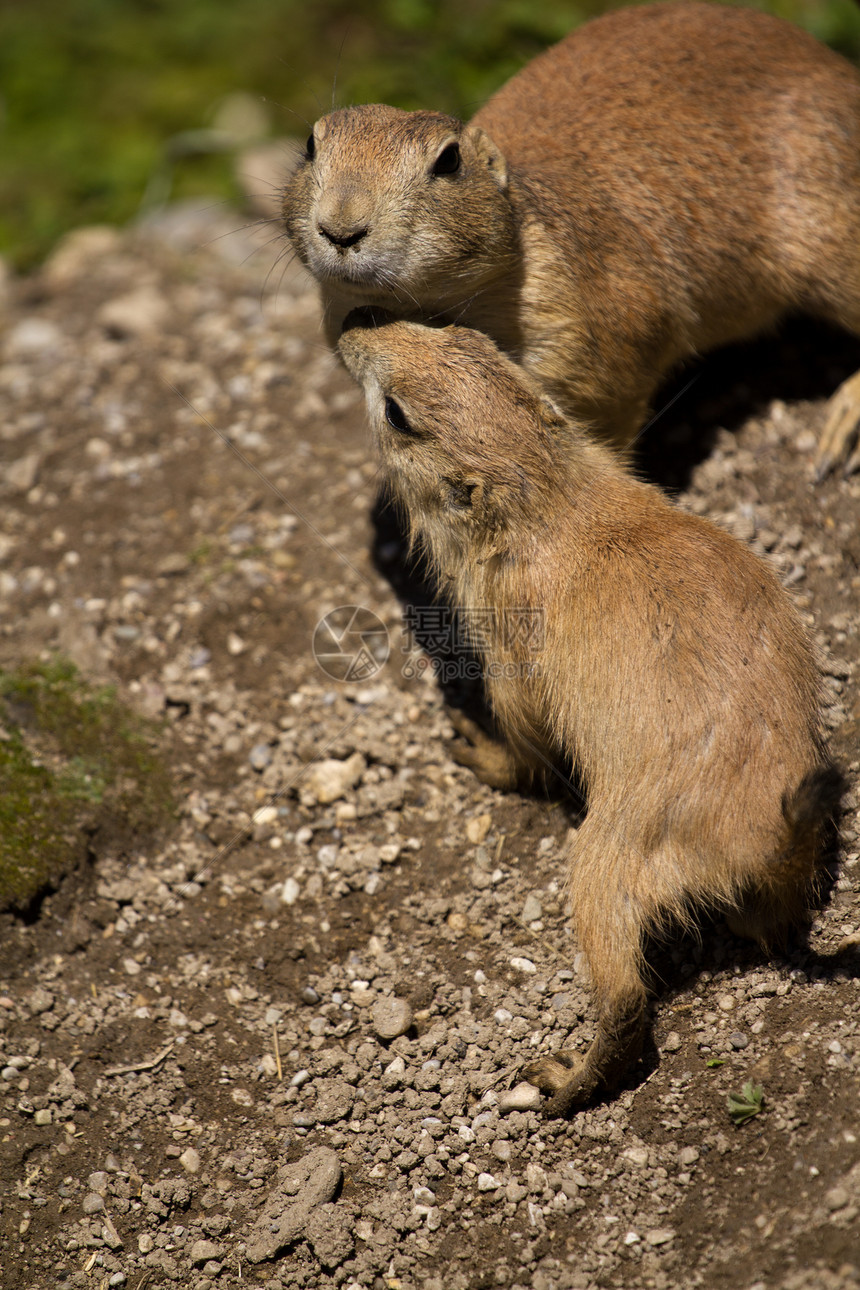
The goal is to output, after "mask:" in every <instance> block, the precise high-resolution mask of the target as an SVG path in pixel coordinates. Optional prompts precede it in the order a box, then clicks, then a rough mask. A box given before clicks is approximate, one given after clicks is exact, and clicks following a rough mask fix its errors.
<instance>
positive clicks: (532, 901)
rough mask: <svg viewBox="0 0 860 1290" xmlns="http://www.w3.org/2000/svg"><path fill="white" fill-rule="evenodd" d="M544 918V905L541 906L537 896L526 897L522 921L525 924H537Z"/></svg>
mask: <svg viewBox="0 0 860 1290" xmlns="http://www.w3.org/2000/svg"><path fill="white" fill-rule="evenodd" d="M542 916H543V905H541V903H540V901H539V900H538V898H537V896H534V895H529V896H526V900H525V904H524V905H523V912H522V915H521V917H522V920H523V922H524V923H536V922H537V920H538V919H539V918H541V917H542Z"/></svg>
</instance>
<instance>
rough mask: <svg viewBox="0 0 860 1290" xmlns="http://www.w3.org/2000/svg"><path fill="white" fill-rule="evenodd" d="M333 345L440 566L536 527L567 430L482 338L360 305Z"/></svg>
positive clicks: (562, 460) (495, 548)
mask: <svg viewBox="0 0 860 1290" xmlns="http://www.w3.org/2000/svg"><path fill="white" fill-rule="evenodd" d="M338 350H339V353H340V355H341V358H342V359H343V361H344V363H345V364H346V367H347V368H348V369H349V371H350V372H351V373H352V375H353V376H354V377H355V379H356V380H357V381H358V382H359V383H360V384H361V385H362V386H363V387H364V392H365V398H366V401H367V409H368V414H369V418H370V424H371V429H372V432H373V436H374V439H375V441H376V444H377V447H378V449H379V452H380V455H381V457H382V462H383V465H384V468H385V470H386V473H387V475H388V477H389V479H390V480H391V483H392V485H393V487H394V490H395V492H396V494H397V495H398V496H399V498H400V499H401V501H402V502H403V504H404V506H405V507H406V510H407V512H408V514H409V517H410V522H411V525H412V527H413V529H418V530H420V531H421V532H422V533H423V534H424V535H425V536H426V538H427V539H428V542H429V546H430V548H431V552H432V554H433V555H434V556H435V557H436V559H437V561H438V562H439V563H440V564H444V563H445V562H446V561H447V560H449V559H450V558H452V556H453V555H454V554H455V552H458V553H459V554H460V555H461V556H462V555H465V554H467V553H468V554H470V555H471V556H478V557H480V556H481V555H484V556H487V555H490V554H500V553H502V552H503V551H504V550H505V549H507V547H508V546H509V545H513V544H514V543H515V542H518V541H522V540H523V537H524V535H525V534H527V533H528V532H530V531H533V530H534V528H535V525H536V519H535V517H536V515H540V514H543V513H545V512H546V510H547V508H548V506H550V505H551V503H549V502H548V500H547V498H548V496H549V494H550V493H551V490H552V488H553V487H558V483H559V477H560V476H562V475H563V473H564V472H565V471H566V469H567V464H566V463H567V461H568V459H569V457H570V455H571V439H572V437H575V436H576V432H575V431H573V430H572V429H571V427H570V426H569V425H568V423H567V422H566V421H565V420H564V418H563V417H561V415H560V414H559V413H558V411H557V410H556V409H555V408H554V407H553V405H552V404H551V403H549V402H548V401H547V400H546V399H545V398H544V397H543V396H542V395H541V394H540V393H539V392H538V390H537V389H536V388H535V387H534V386H533V385H532V384H531V382H530V381H529V378H528V377H527V376H526V374H525V373H524V372H523V371H522V369H520V368H518V367H517V366H516V364H514V363H513V362H512V361H511V360H510V359H508V358H507V357H505V355H503V354H502V353H501V352H500V351H499V350H498V349H497V347H496V345H495V344H494V343H493V341H492V340H490V339H489V337H487V336H485V335H484V334H483V333H482V332H477V331H472V330H470V329H468V328H465V327H443V328H435V327H425V326H422V325H420V324H418V323H411V322H399V321H393V320H388V319H382V320H380V318H379V317H378V315H376V314H375V313H374V312H373V311H371V310H364V309H362V310H355V311H353V313H351V314H350V315H349V316H348V318H347V320H346V323H345V325H344V331H343V334H342V336H341V339H340V342H339V344H338ZM598 451H599V450H598ZM552 481H555V482H554V483H553V482H552Z"/></svg>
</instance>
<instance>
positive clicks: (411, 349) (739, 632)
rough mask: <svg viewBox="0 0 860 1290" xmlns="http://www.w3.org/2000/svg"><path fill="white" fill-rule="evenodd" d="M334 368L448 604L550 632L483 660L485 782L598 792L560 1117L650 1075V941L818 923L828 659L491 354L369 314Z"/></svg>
mask: <svg viewBox="0 0 860 1290" xmlns="http://www.w3.org/2000/svg"><path fill="white" fill-rule="evenodd" d="M340 353H341V355H342V357H343V359H344V362H345V363H346V365H347V367H348V368H349V370H350V371H351V372H352V373H353V375H354V376H355V377H356V378H357V379H358V380H359V381H361V382H362V384H363V385H364V387H365V391H366V396H367V402H368V409H369V413H370V420H371V425H372V428H373V432H374V435H375V438H376V440H377V443H378V445H379V448H380V451H381V456H382V461H383V464H384V467H385V470H386V473H387V476H388V479H389V482H390V485H391V489H392V492H393V493H394V495H395V496H396V497H397V498H399V499H400V501H401V502H402V504H403V506H404V508H405V510H406V513H407V516H408V518H409V521H410V524H411V526H412V527H413V529H415V530H417V531H418V532H419V533H420V534H421V536H422V539H423V540H424V541H425V542H426V545H427V549H428V551H429V554H430V556H431V558H432V560H433V562H434V565H435V567H436V571H437V574H438V576H439V579H440V582H441V584H442V585H443V586H444V587H445V588H446V589H447V594H448V595H449V597H450V599H451V601H452V602H453V603H454V604H456V605H458V606H461V607H463V608H464V609H465V610H466V612H467V614H468V613H469V612H471V611H474V610H481V609H484V610H486V609H487V608H488V607H490V608H492V609H493V610H494V611H495V614H496V618H495V621H496V622H500V623H502V624H504V623H508V624H510V625H511V626H515V625H516V620H517V617H518V615H520V616H521V611H524V610H531V611H539V612H540V613H541V614H542V615H543V622H544V629H545V640H544V641H543V643H542V647H541V648H540V649H539V650H538V651H537V653H535V652H534V650H533V649H532V648H531V647H530V645H529V644H527V643H524V641H523V639H522V637H521V636H520V635H518V633H517V632H516V631H505V630H502V631H500V632H497V633H496V634H495V638H494V639H492V640H491V641H490V642H489V643H486V642H485V644H484V646H483V654H484V662H485V665H486V669H487V687H488V691H489V696H490V700H491V703H492V707H493V710H494V713H495V716H496V720H497V722H498V725H499V728H500V730H501V732H502V734H503V735H504V737H505V740H506V741H507V747H506V748H505V749H504V750H503V751H502V752H501V754H500V750H499V748H498V746H493V747H491V748H488V749H487V753H488V756H487V760H486V767H487V772H488V777H489V779H490V781H491V782H493V783H495V784H497V785H500V786H505V785H506V786H508V787H510V786H513V784H514V783H515V782H516V780H517V778H518V777H520V776H522V774H523V773H525V774H526V775H528V774H533V773H534V772H536V771H539V770H543V769H545V767H546V766H547V765H549V764H553V765H556V764H559V763H560V762H564V761H566V760H569V761H570V762H572V763H573V764H574V765H575V767H576V768H577V770H578V771H579V772H580V773H581V775H582V776H583V779H584V781H585V784H586V785H587V793H588V814H587V816H586V818H585V820H584V822H583V823H582V825H581V826H580V827H579V828H578V829H577V830H575V831H572V832H571V835H570V839H569V843H568V861H569V864H568V877H567V884H568V890H569V895H570V902H571V909H572V915H573V922H574V927H575V930H576V934H577V937H578V939H579V941H580V943H581V945H582V948H583V950H584V951H585V954H586V956H587V959H588V963H589V966H590V969H591V976H592V981H593V985H594V991H595V995H596V998H597V1002H598V1005H599V1011H600V1025H599V1029H598V1035H597V1038H596V1040H595V1043H594V1046H593V1047H592V1049H591V1050H590V1051H589V1052H588V1054H587V1055H586V1057H585V1060H584V1062H582V1063H581V1064H580V1065H579V1067H578V1069H577V1070H576V1071H575V1072H573V1073H571V1071H570V1069H568V1065H566V1064H565V1063H570V1062H571V1061H572V1060H574V1059H573V1057H572V1055H571V1054H563V1055H562V1056H561V1059H560V1060H548V1061H544V1062H540V1063H538V1064H537V1066H535V1067H533V1068H532V1070H531V1073H530V1078H533V1079H534V1080H535V1082H537V1083H538V1084H539V1085H540V1087H542V1088H544V1089H545V1090H550V1091H552V1092H553V1093H554V1094H555V1096H554V1098H553V1100H552V1102H551V1104H550V1107H551V1110H552V1111H554V1112H556V1113H564V1112H567V1111H569V1110H570V1109H571V1108H572V1107H573V1106H576V1105H580V1104H581V1103H582V1102H583V1101H585V1100H587V1099H588V1098H589V1097H591V1096H592V1095H593V1094H594V1093H595V1092H596V1091H598V1090H600V1089H602V1088H606V1087H611V1086H612V1084H614V1083H616V1082H617V1081H618V1080H619V1079H620V1078H621V1076H622V1075H623V1074H624V1072H625V1070H626V1069H627V1068H628V1067H629V1065H630V1063H631V1061H632V1060H633V1059H634V1058H635V1057H636V1055H637V1054H638V1051H639V1047H640V1044H641V1041H642V1034H643V1027H644V1015H645V1012H644V1009H645V997H646V992H645V986H644V984H643V981H642V975H641V964H640V957H641V945H642V939H643V936H644V934H645V933H646V932H647V931H648V930H653V929H655V928H660V927H661V926H663V925H665V924H666V923H667V921H671V920H677V919H681V920H683V919H685V918H687V917H688V916H689V913H688V910H689V906H690V903H691V902H693V903H694V904H695V903H699V904H703V903H704V904H707V905H710V906H717V907H722V908H723V909H726V910H730V911H733V913H734V916H735V918H736V920H737V922H738V924H739V925H742V928H743V930H744V931H746V932H747V933H750V934H753V935H755V936H756V937H757V939H759V940H760V941H761V942H763V943H765V944H768V943H770V942H771V941H773V940H774V939H777V938H778V937H779V936H780V934H781V933H782V932H783V931H784V930H785V927H786V925H787V924H789V923H791V922H793V921H795V920H796V919H797V918H798V917H799V916H801V915H802V912H803V909H804V906H805V900H806V898H807V896H808V888H809V884H810V881H811V879H812V876H813V873H814V870H815V866H816V858H817V852H818V846H819V833H820V829H821V825H822V821H823V817H824V815H825V814H826V813H827V811H828V810H829V809H830V807H832V805H833V800H834V798H835V797H836V796H838V783H837V778H836V777H835V774H833V775H832V774H831V773H830V772H829V771H828V763H827V760H826V757H825V754H824V751H823V744H822V736H821V727H820V722H819V675H818V669H817V666H816V661H815V658H814V655H813V650H812V648H811V646H810V643H809V641H808V639H807V637H806V634H805V632H804V630H803V628H802V626H801V623H800V621H799V618H798V616H797V614H796V613H795V611H794V609H793V608H792V606H791V604H790V602H789V600H788V597H787V596H786V594H785V593H784V591H783V589H782V588H781V587H780V585H779V583H778V581H777V579H776V577H775V576H774V574H773V573H772V572H771V570H770V568H769V567H768V566H767V565H765V564H764V563H763V562H762V561H761V560H759V559H758V558H757V557H756V556H754V555H753V554H752V553H751V552H750V551H749V549H748V548H747V547H745V546H743V545H742V544H741V543H740V542H737V541H736V540H735V539H734V538H732V537H730V536H729V535H728V534H726V533H724V532H723V531H722V530H721V529H719V528H717V527H716V526H714V525H713V524H710V523H708V522H707V521H706V520H703V519H700V518H698V517H696V516H693V515H689V514H687V513H685V512H683V511H681V510H680V509H679V508H678V507H676V506H673V505H672V504H671V503H670V502H668V501H667V500H666V499H665V498H664V497H663V495H662V494H661V493H660V492H659V491H658V490H657V489H655V488H653V487H651V486H650V485H648V484H644V483H641V482H639V481H638V480H636V479H634V478H633V477H631V475H630V474H629V473H627V472H626V471H625V469H624V468H623V466H622V465H621V464H620V463H619V461H618V460H617V458H616V456H615V455H614V454H613V453H611V452H610V451H609V450H608V449H606V448H604V447H602V446H601V445H600V444H598V443H596V442H595V441H594V440H593V439H592V438H591V437H590V436H588V435H586V434H584V433H582V432H581V431H579V430H578V429H577V428H576V426H575V425H572V424H570V423H569V422H568V421H566V420H565V419H564V418H562V417H561V415H560V414H559V413H558V412H557V411H555V410H554V409H553V407H552V406H551V405H550V404H549V403H548V402H547V401H546V400H545V399H544V398H543V397H542V396H541V395H540V394H539V392H538V389H537V387H536V386H535V385H534V384H533V383H532V382H531V380H530V378H528V377H527V376H526V374H525V373H523V372H522V370H521V369H519V368H517V367H516V365H515V364H513V363H512V362H511V361H510V360H509V359H507V358H506V357H504V356H503V355H502V354H501V353H500V352H499V351H498V350H497V349H496V347H495V346H494V345H493V343H492V342H491V341H490V340H489V339H488V338H487V337H486V336H484V335H482V334H480V333H477V332H474V331H469V330H465V329H462V328H454V327H449V328H443V329H436V328H428V327H423V326H420V325H418V324H415V323H406V322H389V323H387V324H386V323H383V324H382V325H379V326H374V325H373V323H372V321H369V320H368V318H367V317H365V316H364V315H363V313H362V311H359V313H358V315H354V316H353V318H351V319H348V320H347V330H345V331H344V334H343V336H342V338H341V341H340ZM390 399H393V400H394V401H395V404H391V403H386V400H390ZM395 405H396V406H395ZM386 409H387V410H388V412H389V413H390V414H391V415H394V416H395V419H397V416H398V415H400V416H402V417H405V418H406V421H407V422H408V425H409V427H410V429H409V430H408V431H407V432H404V431H403V430H401V429H396V428H394V426H392V425H391V424H390V423H389V421H388V420H386ZM490 664H494V665H496V667H495V668H491V667H490V666H489V665H490ZM499 664H504V665H506V667H505V675H504V676H500V675H495V676H494V672H495V673H498V671H499V669H498V666H497V665H499ZM511 673H513V674H511ZM472 761H473V764H475V766H476V769H478V770H479V772H480V770H481V767H482V765H483V762H482V757H481V750H480V749H478V751H477V753H475V755H474V756H473V758H472Z"/></svg>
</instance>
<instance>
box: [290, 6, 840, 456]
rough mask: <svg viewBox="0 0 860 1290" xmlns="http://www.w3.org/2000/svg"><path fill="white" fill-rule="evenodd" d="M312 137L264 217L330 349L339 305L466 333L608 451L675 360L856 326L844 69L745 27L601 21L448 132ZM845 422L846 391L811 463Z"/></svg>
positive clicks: (671, 9)
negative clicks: (786, 323) (272, 215)
mask: <svg viewBox="0 0 860 1290" xmlns="http://www.w3.org/2000/svg"><path fill="white" fill-rule="evenodd" d="M313 137H314V140H315V142H314V154H315V155H314V157H313V158H312V159H311V158H309V157H306V158H305V159H304V160H303V161H302V162H300V164H299V166H298V169H297V170H296V172H295V174H294V175H293V176H292V177H291V178H290V180H289V181H288V183H287V186H286V191H285V195H284V218H285V223H286V229H287V233H288V235H289V237H290V239H291V240H292V242H293V245H294V246H295V248H296V250H297V252H298V254H299V256H300V258H301V259H302V261H303V262H304V263H305V264H306V265H307V266H308V267H309V268H310V270H311V271H312V272H313V273H314V274H315V276H316V277H317V278H318V280H319V282H320V285H321V289H322V297H323V302H324V306H325V313H326V326H327V330H328V335H329V338H330V340H331V342H332V344H334V343H335V342H336V339H337V337H338V335H339V333H340V327H341V323H342V320H343V318H344V316H345V314H346V313H347V312H348V310H349V309H350V308H352V307H354V306H356V305H360V304H379V305H384V306H385V307H386V308H387V309H389V310H394V311H396V312H397V313H398V314H399V316H402V317H414V318H416V319H421V320H424V321H430V320H436V319H439V320H442V321H454V322H460V323H463V324H465V325H468V326H471V327H475V328H477V329H479V330H481V331H485V332H487V333H488V334H489V335H490V336H492V337H493V339H494V340H495V341H496V342H497V343H498V344H499V345H500V346H501V347H502V348H503V349H504V350H506V351H507V352H508V353H510V354H511V355H512V356H513V357H514V358H516V359H517V360H518V361H520V362H521V363H523V364H524V365H525V367H526V368H527V369H528V370H529V371H530V372H532V373H533V374H534V375H535V376H536V377H537V378H538V379H539V380H540V382H541V384H542V386H543V388H544V389H545V390H546V391H547V392H548V393H549V394H550V395H551V396H552V397H553V398H554V399H555V400H556V401H557V402H558V403H559V404H560V405H561V406H562V407H564V409H565V410H566V411H567V412H568V413H569V414H571V415H573V416H575V417H576V418H577V419H578V420H580V421H581V422H584V423H588V424H590V425H591V426H592V428H594V429H595V430H596V431H597V432H598V433H600V434H601V435H602V436H603V437H604V438H605V439H607V440H608V441H609V442H611V443H612V444H614V445H615V446H623V445H626V444H628V443H629V442H630V441H631V440H632V438H633V437H634V435H635V434H636V432H637V431H638V430H639V429H640V428H641V426H642V424H643V422H644V420H645V418H646V415H647V410H648V407H649V404H650V401H651V399H652V398H653V395H654V393H655V391H656V388H657V386H658V384H659V382H660V381H661V380H662V378H663V377H665V375H666V374H667V372H669V371H670V369H671V368H672V367H673V366H674V365H675V364H677V363H678V362H679V361H681V360H683V359H686V358H688V357H690V356H691V355H693V354H697V353H702V352H704V351H706V350H709V349H712V348H713V347H714V346H717V345H721V344H724V343H726V342H729V341H734V340H739V339H743V338H745V337H749V336H753V335H755V334H757V333H759V332H761V331H762V330H763V329H766V328H769V327H771V326H772V325H773V324H775V323H776V322H777V321H778V320H779V319H780V318H781V317H783V316H784V315H785V314H786V313H787V312H789V311H793V310H804V311H807V312H809V313H811V314H815V315H818V316H820V317H823V318H825V319H828V320H831V321H834V322H836V323H838V324H840V325H842V326H844V327H846V328H847V329H848V330H850V331H853V332H854V333H855V334H857V335H860V76H858V74H857V72H856V71H855V70H854V69H853V68H852V67H851V65H850V64H849V63H848V62H846V61H845V59H843V58H841V57H839V56H838V55H836V54H834V53H832V52H831V51H829V50H827V49H826V48H824V47H823V46H822V45H820V44H818V43H817V42H816V41H815V40H813V39H812V37H810V36H808V35H806V34H805V33H804V32H802V31H800V30H799V29H798V28H796V27H794V26H792V25H791V24H789V23H787V22H784V21H782V20H781V19H778V18H775V17H772V16H770V15H768V14H764V13H759V12H756V11H754V10H744V9H738V8H735V7H729V6H722V5H711V4H702V3H681V4H671V5H667V4H658V5H653V6H642V7H639V6H637V7H634V8H629V9H624V10H619V11H617V12H614V13H610V14H608V15H606V16H605V17H602V18H599V19H597V20H596V21H594V22H590V23H587V24H586V25H585V26H583V27H581V28H580V29H579V30H577V31H575V32H573V33H572V34H571V35H570V36H568V37H567V38H566V39H565V40H563V41H562V42H561V43H560V44H558V45H556V46H555V47H554V48H552V49H549V50H547V51H546V53H544V54H542V55H541V56H540V57H538V58H536V59H535V60H534V61H533V62H531V63H530V64H528V66H527V67H525V68H524V70H523V71H521V72H520V73H519V74H518V75H517V76H515V77H514V78H513V79H512V80H511V81H510V82H508V84H507V85H505V86H504V87H503V88H502V89H501V90H500V91H499V92H498V93H497V94H496V95H495V96H494V97H493V98H491V99H490V101H489V102H488V103H487V105H486V106H485V107H484V108H483V109H482V110H481V111H480V112H478V114H477V115H476V116H475V118H474V119H473V121H472V122H471V124H469V125H464V124H463V123H462V122H460V121H458V120H456V119H454V118H452V117H448V116H445V115H442V114H440V113H436V112H411V113H407V112H401V111H398V110H397V109H395V108H390V107H383V106H379V105H371V106H365V107H353V108H346V109H343V110H341V111H336V112H333V113H331V114H330V115H328V116H325V117H323V118H322V119H321V120H320V121H319V122H317V124H316V126H315V128H314V136H313ZM451 144H455V145H458V146H459V148H460V152H461V164H460V166H459V168H458V169H457V170H456V171H455V172H453V173H447V174H446V173H443V174H434V173H433V168H434V164H435V163H436V161H437V158H438V157H439V156H440V155H441V154H442V153H443V152H444V150H445V149H446V148H447V147H449V146H450V145H451ZM332 239H335V240H332ZM858 411H860V384H858V382H857V381H855V383H854V385H853V386H849V385H848V384H847V383H846V386H845V387H843V391H842V395H841V402H840V401H839V400H837V403H836V405H835V407H834V414H833V418H832V420H831V427H830V429H829V431H828V433H827V435H826V437H825V440H824V441H823V442H822V446H821V464H822V465H827V464H828V463H829V462H830V461H831V459H835V458H837V457H838V456H840V455H843V456H844V454H845V451H846V449H847V446H848V445H849V444H850V442H851V440H852V436H853V435H854V433H855V431H856V426H857V413H858Z"/></svg>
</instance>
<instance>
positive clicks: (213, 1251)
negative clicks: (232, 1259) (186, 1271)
mask: <svg viewBox="0 0 860 1290" xmlns="http://www.w3.org/2000/svg"><path fill="white" fill-rule="evenodd" d="M223 1254H224V1250H223V1248H222V1247H221V1246H220V1245H216V1244H215V1242H214V1241H205V1240H204V1241H195V1242H194V1244H193V1245H192V1247H191V1249H190V1251H189V1257H190V1259H191V1262H192V1263H193V1264H194V1266H195V1267H197V1268H199V1267H202V1266H203V1264H204V1263H208V1262H209V1261H210V1260H211V1259H220V1258H222V1257H223Z"/></svg>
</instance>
